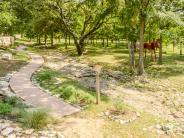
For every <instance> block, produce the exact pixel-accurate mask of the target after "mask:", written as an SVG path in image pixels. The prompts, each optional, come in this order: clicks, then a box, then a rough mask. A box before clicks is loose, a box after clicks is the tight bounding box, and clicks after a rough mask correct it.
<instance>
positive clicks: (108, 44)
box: [107, 38, 109, 47]
mask: <svg viewBox="0 0 184 138" xmlns="http://www.w3.org/2000/svg"><path fill="white" fill-rule="evenodd" d="M108 46H109V38H107V47H108Z"/></svg>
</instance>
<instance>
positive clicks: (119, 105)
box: [113, 100, 125, 112]
mask: <svg viewBox="0 0 184 138" xmlns="http://www.w3.org/2000/svg"><path fill="white" fill-rule="evenodd" d="M113 106H114V108H115V110H116V111H119V112H123V111H124V110H125V109H124V108H125V107H124V104H123V102H122V101H121V100H116V101H115V102H114V103H113Z"/></svg>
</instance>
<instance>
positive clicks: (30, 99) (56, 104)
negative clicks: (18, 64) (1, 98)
mask: <svg viewBox="0 0 184 138" xmlns="http://www.w3.org/2000/svg"><path fill="white" fill-rule="evenodd" d="M29 55H30V57H31V61H30V62H29V64H28V65H26V66H25V67H23V68H21V69H20V70H19V72H17V73H15V74H14V75H13V76H12V78H11V80H10V87H11V89H12V90H13V92H15V93H16V95H17V96H18V97H20V98H22V99H23V100H25V101H26V102H27V103H29V104H31V105H33V106H35V107H39V108H43V109H45V110H47V111H49V112H51V113H52V114H53V115H57V116H58V117H63V116H66V115H71V114H73V113H76V112H79V111H80V109H78V108H76V107H74V106H72V105H70V104H68V103H65V102H64V101H62V100H61V99H59V98H56V97H54V96H51V95H49V94H48V93H46V92H44V91H43V90H41V89H39V88H38V87H36V86H34V85H33V84H32V82H31V77H32V74H33V73H34V72H35V71H36V70H38V69H39V68H40V67H41V66H42V65H43V63H44V60H43V58H42V57H41V56H40V55H36V54H33V53H29Z"/></svg>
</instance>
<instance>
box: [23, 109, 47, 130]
mask: <svg viewBox="0 0 184 138" xmlns="http://www.w3.org/2000/svg"><path fill="white" fill-rule="evenodd" d="M21 122H22V125H23V126H24V127H26V128H34V129H38V130H39V129H43V128H44V127H46V126H47V124H48V123H49V116H48V113H47V112H45V111H42V110H38V111H26V112H24V113H23V115H22V118H21Z"/></svg>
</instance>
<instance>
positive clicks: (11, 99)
mask: <svg viewBox="0 0 184 138" xmlns="http://www.w3.org/2000/svg"><path fill="white" fill-rule="evenodd" d="M5 102H6V103H8V104H10V105H12V106H13V107H15V106H16V104H17V103H18V98H17V97H16V96H12V97H8V98H6V99H5Z"/></svg>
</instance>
